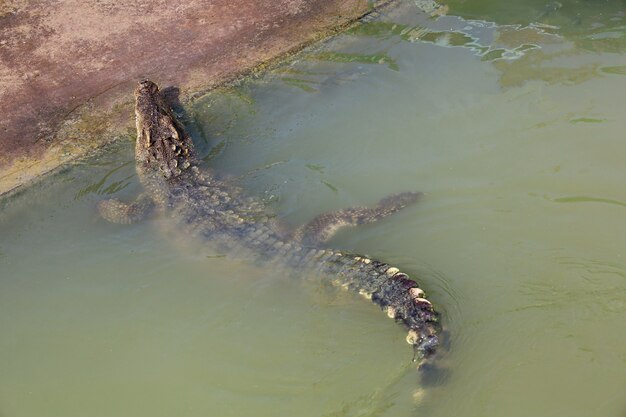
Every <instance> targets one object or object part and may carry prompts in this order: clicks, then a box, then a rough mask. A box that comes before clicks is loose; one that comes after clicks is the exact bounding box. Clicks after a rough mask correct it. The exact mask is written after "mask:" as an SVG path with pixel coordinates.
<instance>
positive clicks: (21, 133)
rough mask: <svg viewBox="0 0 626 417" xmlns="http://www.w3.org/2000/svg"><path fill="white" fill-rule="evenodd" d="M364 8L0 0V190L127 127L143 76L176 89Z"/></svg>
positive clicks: (280, 0)
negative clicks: (137, 84)
mask: <svg viewBox="0 0 626 417" xmlns="http://www.w3.org/2000/svg"><path fill="white" fill-rule="evenodd" d="M381 3H382V2H381ZM372 8H373V5H372V2H371V1H368V0H189V1H186V2H184V3H180V2H169V1H166V0H137V1H135V2H132V5H131V2H120V1H116V0H92V1H89V2H85V1H82V0H56V1H52V2H51V1H47V0H30V1H29V0H13V1H12V0H8V1H7V0H0V113H1V114H2V118H1V119H0V195H2V194H5V193H7V192H9V191H11V190H14V189H16V188H18V187H20V186H23V185H25V184H27V183H28V182H30V181H32V180H33V179H35V178H37V177H39V176H41V175H43V174H45V173H47V172H50V171H52V170H54V169H55V168H56V167H58V166H60V165H61V164H63V163H66V162H68V161H71V160H72V159H75V158H76V157H79V156H82V155H84V154H86V153H87V152H89V151H90V150H93V149H95V148H97V147H100V146H102V145H103V144H104V143H106V142H108V141H111V140H113V139H114V138H116V137H119V136H121V135H124V134H126V133H128V132H131V131H132V130H133V112H132V107H133V103H132V90H133V88H134V85H135V83H136V82H137V81H138V80H140V79H141V78H150V79H153V80H154V81H156V82H157V83H159V84H160V85H164V86H165V85H175V86H178V87H180V89H181V92H182V95H181V97H182V98H183V99H184V98H185V97H189V95H190V94H191V93H194V92H198V91H206V90H208V89H210V88H213V87H215V86H218V85H220V84H223V83H224V82H228V81H230V80H233V79H235V78H237V77H239V76H241V75H244V74H246V73H248V72H250V71H252V70H254V69H258V68H259V67H262V66H263V64H264V63H267V62H269V61H272V60H275V59H277V58H280V57H285V56H286V55H288V54H289V53H292V52H294V51H297V50H299V49H301V48H302V47H304V46H306V45H307V44H309V43H311V42H314V41H315V40H319V39H321V38H323V37H326V36H328V35H331V34H333V33H335V32H336V31H339V30H341V29H342V28H345V26H346V25H348V24H349V23H351V22H353V21H354V20H355V19H358V18H359V17H361V16H363V15H365V14H367V13H368V12H369V11H371V9H372Z"/></svg>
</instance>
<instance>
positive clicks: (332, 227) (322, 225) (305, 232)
mask: <svg viewBox="0 0 626 417" xmlns="http://www.w3.org/2000/svg"><path fill="white" fill-rule="evenodd" d="M421 195H422V194H421V193H400V194H395V195H392V196H389V197H386V198H383V199H382V200H380V201H379V202H378V204H377V205H376V206H375V207H372V208H369V207H350V208H347V209H343V210H339V211H334V212H331V213H324V214H321V215H319V216H317V217H315V218H314V219H313V220H311V221H310V222H308V223H307V224H305V225H303V226H300V227H299V228H298V229H296V231H295V232H294V236H293V238H294V240H295V241H297V242H300V243H301V244H303V245H305V246H320V245H321V244H322V243H325V242H327V241H328V240H330V239H331V238H332V237H333V236H334V235H335V233H337V231H338V230H339V229H341V228H342V227H346V226H357V225H360V224H367V223H372V222H375V221H376V220H379V219H382V218H383V217H386V216H388V215H390V214H393V213H395V212H397V211H398V210H400V209H402V208H404V207H406V206H408V205H409V204H412V203H414V202H415V201H417V199H418V197H420V196H421Z"/></svg>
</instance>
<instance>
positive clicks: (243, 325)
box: [0, 0, 626, 417]
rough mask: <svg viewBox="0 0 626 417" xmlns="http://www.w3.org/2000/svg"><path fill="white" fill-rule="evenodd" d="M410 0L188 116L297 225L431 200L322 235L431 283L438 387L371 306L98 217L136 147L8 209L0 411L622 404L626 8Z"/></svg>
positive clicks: (510, 409)
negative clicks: (440, 318) (392, 198)
mask: <svg viewBox="0 0 626 417" xmlns="http://www.w3.org/2000/svg"><path fill="white" fill-rule="evenodd" d="M419 4H420V6H421V7H422V9H426V10H428V11H429V12H430V13H429V14H425V13H423V12H421V11H420V9H418V8H417V7H416V6H415V4H414V3H411V2H408V3H406V4H402V5H400V6H398V7H395V8H392V9H389V10H387V11H386V12H384V13H383V14H382V15H380V16H376V17H374V18H370V19H369V21H368V22H366V23H365V24H364V25H362V26H359V27H357V28H355V29H354V30H352V31H351V32H350V33H348V34H346V35H343V36H340V37H338V38H336V39H334V40H332V41H330V42H328V43H326V44H324V45H322V46H320V47H319V48H317V49H315V50H312V51H309V52H308V53H307V54H306V55H304V56H302V57H300V58H299V59H298V60H297V61H296V62H294V63H292V64H290V65H286V66H284V67H282V68H279V69H278V70H276V71H274V72H273V73H271V74H268V75H267V76H265V77H263V78H261V79H259V80H254V81H251V82H249V83H246V84H245V85H243V86H241V87H239V88H237V89H233V90H231V91H228V92H225V93H223V94H219V95H211V96H207V97H203V98H201V99H199V100H197V101H196V102H195V103H194V104H193V105H192V106H190V107H188V108H187V109H186V110H187V120H188V123H189V124H190V128H191V129H192V131H193V132H194V136H195V139H196V142H197V143H198V146H199V147H200V149H202V151H203V152H204V154H205V155H206V158H205V159H206V163H207V165H211V166H214V167H216V168H217V169H219V170H221V171H222V172H225V174H226V175H229V176H232V177H235V178H238V180H239V181H240V182H241V183H242V184H243V185H245V186H246V187H247V188H249V189H250V190H251V192H252V193H253V194H255V195H258V196H259V197H260V198H263V199H264V200H266V201H267V202H268V204H270V205H271V206H273V207H274V208H275V210H276V212H277V213H278V214H279V215H280V216H281V217H283V218H284V219H285V221H287V222H289V223H290V224H293V225H297V224H300V223H301V222H303V221H306V220H307V219H310V218H311V217H313V216H314V215H316V214H318V213H321V212H323V211H327V210H330V209H334V208H339V207H346V206H350V205H355V204H367V203H372V202H375V201H376V200H378V199H380V198H382V197H383V196H385V195H387V194H390V193H394V192H398V191H406V190H421V191H425V192H426V193H427V196H426V198H424V199H423V200H422V201H421V202H420V203H419V204H418V205H416V206H414V207H411V208H407V209H406V210H405V211H404V212H402V213H400V214H398V215H395V216H394V217H392V218H389V219H386V220H384V221H383V222H380V223H378V224H374V225H370V226H367V227H362V228H360V229H355V230H351V231H346V232H345V233H342V234H341V235H340V236H338V237H337V238H336V239H334V241H333V245H332V246H333V247H337V248H342V249H348V250H354V251H358V252H362V253H367V254H370V255H372V256H375V257H377V258H380V259H384V260H386V261H388V262H393V263H395V264H397V265H398V266H401V267H402V268H403V269H405V270H407V271H408V272H411V274H412V276H414V277H417V278H418V280H419V281H420V282H421V283H423V287H424V288H425V289H426V290H427V292H428V293H429V295H430V298H431V299H432V300H433V301H434V302H435V303H436V304H437V306H438V307H439V309H440V310H441V311H442V312H443V313H444V316H445V323H446V327H447V329H448V330H449V332H450V335H451V343H450V349H449V351H448V352H447V353H446V355H445V357H444V358H443V361H444V362H445V365H446V366H447V368H448V369H449V370H450V372H449V374H448V375H447V376H446V377H445V378H443V377H442V378H440V379H439V380H437V381H435V382H437V384H434V385H433V386H429V387H427V388H426V390H425V392H424V395H423V396H421V397H420V395H418V393H417V391H418V390H419V388H420V387H421V385H420V382H419V378H418V375H417V373H416V371H415V370H413V369H412V368H411V365H410V359H411V351H410V348H409V347H408V346H407V345H406V343H405V342H404V334H403V332H402V331H401V329H400V328H398V327H397V326H395V325H394V324H393V323H392V322H390V321H389V320H388V319H387V318H386V317H384V314H382V313H381V312H379V311H377V309H376V308H375V307H374V306H373V305H370V304H369V303H366V302H364V301H363V300H361V299H360V298H358V297H353V296H351V295H349V294H345V293H342V292H333V291H331V290H329V289H328V288H324V287H321V286H317V285H316V284H315V283H314V282H302V280H299V279H297V278H298V277H293V276H283V275H281V274H280V273H276V272H275V271H272V270H269V269H267V268H258V267H255V266H254V265H249V264H246V263H242V262H240V261H235V260H232V259H229V258H228V257H227V256H223V255H224V254H221V253H213V252H211V250H210V249H206V248H205V247H204V246H203V245H199V244H197V243H184V242H182V241H181V240H182V239H180V237H178V238H177V237H175V236H171V235H164V234H163V233H162V232H161V231H160V230H161V229H162V228H161V227H160V223H162V222H164V221H165V220H163V219H153V220H152V221H150V222H146V223H142V224H138V225H134V226H130V227H128V226H127V227H121V226H115V225H109V224H106V223H104V222H103V221H101V220H99V219H98V218H97V216H96V215H95V211H94V205H95V203H96V202H97V201H98V200H99V199H101V198H106V196H108V195H115V196H117V197H120V198H124V197H130V196H132V195H133V194H135V193H136V192H137V190H138V185H137V181H136V178H135V175H134V168H133V163H132V144H131V143H130V142H124V143H120V144H118V145H117V146H115V147H112V148H110V149H109V150H108V152H107V153H105V154H103V155H101V156H100V157H98V158H96V159H94V160H90V161H86V162H84V163H82V164H78V165H76V166H73V167H70V168H68V169H67V170H65V171H64V172H61V173H59V174H57V175H55V176H54V177H53V178H50V179H48V180H46V181H44V182H43V183H41V184H40V185H37V186H35V187H33V188H32V189H30V190H27V191H25V192H24V193H22V194H21V195H18V196H15V197H12V198H11V199H10V200H5V201H3V202H2V211H1V212H0V228H1V229H0V230H1V237H0V416H2V417H16V416H42V415H44V416H63V417H69V416H85V415H87V416H114V415H115V416H171V415H185V416H207V415H210V416H250V415H254V416H276V415H281V416H282V415H285V416H286V415H298V416H415V415H428V416H461V415H463V416H497V417H499V416H527V415H536V416H568V417H572V416H581V417H583V416H609V417H611V416H614V417H623V416H624V415H625V414H624V413H626V395H624V394H625V393H626V347H625V346H626V324H625V320H624V319H625V316H626V252H625V248H626V221H624V219H625V218H626V192H625V191H624V184H623V180H624V178H626V164H625V163H624V160H625V157H624V155H625V153H626V137H625V136H624V132H625V131H626V121H625V120H626V119H625V117H624V115H625V114H626V102H625V100H624V94H623V92H624V91H626V76H625V74H626V58H625V56H624V52H625V51H626V40H625V35H626V21H625V16H624V10H625V7H624V5H625V4H624V2H623V1H592V0H588V1H573V0H570V1H566V0H561V2H552V3H548V4H546V3H545V2H543V1H541V0H536V1H516V2H513V1H508V2H503V1H486V0H482V1H480V2H477V1H473V2H472V1H450V2H449V3H448V4H447V7H439V8H435V6H433V5H432V4H429V3H428V2H426V1H420V2H419ZM446 12H447V13H448V15H447V16H437V14H439V15H441V14H445V13H446ZM453 14H456V16H453ZM531 22H533V23H534V24H530V23H531Z"/></svg>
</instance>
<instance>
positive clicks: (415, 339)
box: [310, 250, 441, 362]
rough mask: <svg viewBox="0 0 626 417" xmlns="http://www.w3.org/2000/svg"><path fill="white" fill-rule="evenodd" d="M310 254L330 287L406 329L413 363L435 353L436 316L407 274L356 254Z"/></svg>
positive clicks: (437, 341) (436, 343)
mask: <svg viewBox="0 0 626 417" xmlns="http://www.w3.org/2000/svg"><path fill="white" fill-rule="evenodd" d="M314 252H315V254H314V255H313V256H311V257H310V258H316V263H317V264H318V268H319V265H320V264H321V265H322V266H321V268H319V269H321V271H322V272H323V273H324V275H329V276H332V277H333V278H332V282H333V284H335V285H339V286H342V287H344V288H347V289H349V290H351V291H353V292H356V293H359V294H361V295H363V296H364V297H366V298H368V299H370V300H372V302H374V303H375V304H377V305H379V306H380V307H381V309H383V311H385V312H386V313H387V315H388V316H389V317H391V318H393V319H395V320H396V321H398V322H400V323H402V324H403V325H404V326H405V327H406V329H407V330H408V334H407V337H406V340H407V342H408V343H409V344H411V345H412V346H413V349H414V351H415V357H414V360H418V359H419V360H420V362H422V361H423V360H425V359H427V358H428V357H430V356H432V355H433V354H434V353H435V351H436V349H437V347H438V346H439V344H440V340H439V338H440V333H441V325H440V322H439V313H437V312H436V311H435V310H434V308H433V305H432V303H431V302H430V301H428V300H427V299H426V296H425V293H424V291H423V290H422V289H420V288H419V286H418V285H417V283H416V282H415V281H413V280H412V279H410V278H409V276H408V275H407V274H405V273H403V272H400V270H399V269H398V268H395V267H393V266H391V265H389V264H386V263H384V262H380V261H376V260H372V259H369V258H367V257H364V256H360V255H354V254H343V253H340V252H337V251H332V250H319V251H314ZM315 255H317V256H315ZM311 260H312V259H311Z"/></svg>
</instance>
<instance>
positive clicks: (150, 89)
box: [135, 80, 193, 178]
mask: <svg viewBox="0 0 626 417" xmlns="http://www.w3.org/2000/svg"><path fill="white" fill-rule="evenodd" d="M135 115H136V119H135V120H136V125H137V143H136V145H135V158H136V160H137V168H138V169H139V170H141V171H143V172H144V173H158V174H159V175H160V176H162V177H164V178H172V177H177V176H179V175H180V174H181V173H182V172H183V171H185V170H186V169H188V168H189V167H190V166H191V164H192V160H193V159H192V158H193V144H192V142H191V138H190V137H189V135H188V134H187V133H186V132H185V129H184V128H183V127H182V125H181V124H180V122H178V120H176V117H175V116H174V115H173V113H172V111H171V110H170V107H169V106H168V104H167V103H166V102H165V100H164V99H163V97H162V95H161V93H160V92H159V88H158V87H157V85H156V84H155V83H153V82H152V81H149V80H145V81H142V82H140V83H139V85H138V86H137V88H136V89H135Z"/></svg>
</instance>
